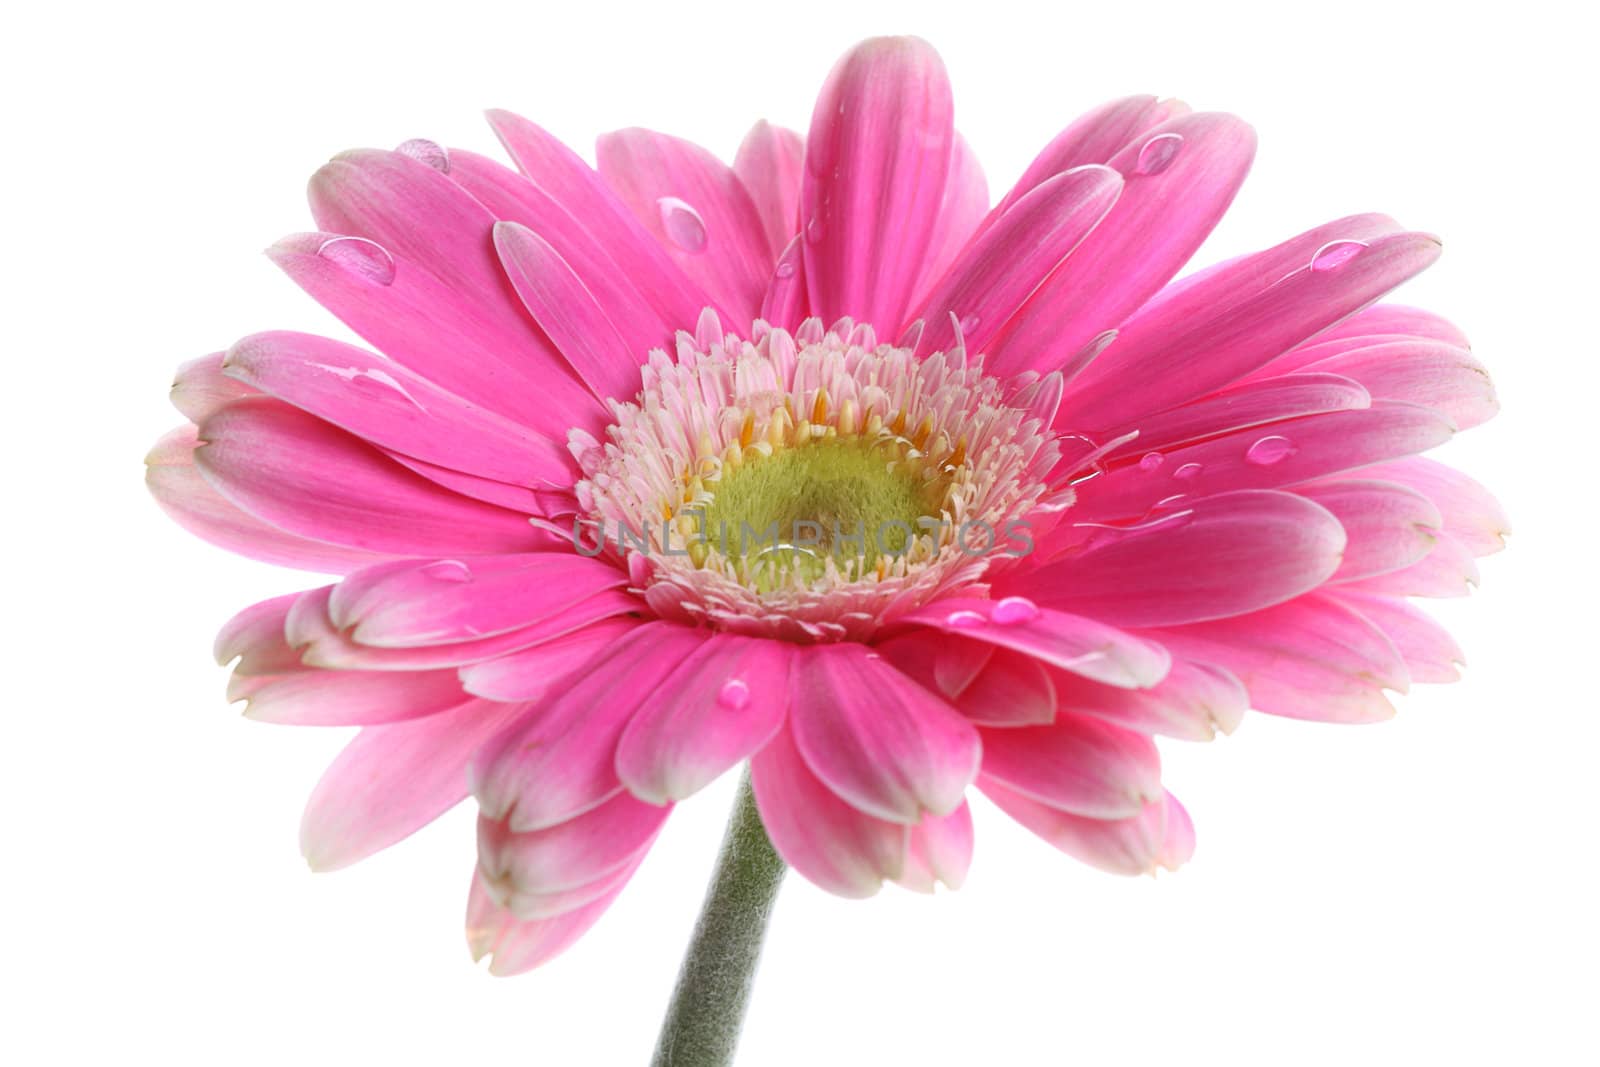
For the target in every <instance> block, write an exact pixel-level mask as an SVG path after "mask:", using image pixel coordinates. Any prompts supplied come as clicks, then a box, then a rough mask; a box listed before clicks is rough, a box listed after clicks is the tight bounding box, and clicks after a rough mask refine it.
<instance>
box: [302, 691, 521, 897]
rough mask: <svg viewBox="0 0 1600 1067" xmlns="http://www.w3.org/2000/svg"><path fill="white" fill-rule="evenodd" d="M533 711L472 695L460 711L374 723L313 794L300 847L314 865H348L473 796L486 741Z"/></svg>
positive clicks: (325, 868)
mask: <svg viewBox="0 0 1600 1067" xmlns="http://www.w3.org/2000/svg"><path fill="white" fill-rule="evenodd" d="M526 712H527V705H524V704H491V703H489V702H488V701H486V700H469V701H468V702H466V703H465V704H462V705H460V706H459V707H457V708H456V709H454V710H453V711H447V712H443V713H441V714H438V715H430V716H427V717H426V718H421V719H413V720H411V721H409V722H397V723H390V724H388V725H384V726H367V727H364V728H363V729H362V731H361V732H360V733H359V734H357V735H356V739H355V740H354V741H352V742H350V744H349V745H348V746H346V748H345V749H344V751H343V752H340V753H339V755H338V757H337V758H336V759H335V760H334V761H333V764H332V765H331V766H330V767H329V768H328V770H327V772H326V773H324V774H323V776H322V780H321V781H319V782H318V783H317V787H316V789H314V790H313V791H312V793H311V800H310V802H309V803H307V805H306V812H305V816H304V818H303V819H302V820H301V822H300V849H301V851H302V852H304V853H305V857H306V861H307V862H308V863H310V864H311V868H312V869H313V870H318V871H331V870H335V869H337V868H339V867H347V866H349V865H350V864H352V863H354V862H356V861H357V860H360V859H364V858H366V857H367V856H370V855H372V854H373V853H374V852H377V851H379V850H380V849H384V848H387V847H388V846H390V845H392V844H394V843H395V842H396V841H399V840H401V839H402V838H405V837H409V836H410V835H411V834H413V833H415V832H416V831H417V830H420V829H421V828H422V827H424V826H426V825H427V824H428V823H430V822H432V821H433V820H434V819H437V818H438V817H439V816H440V815H443V814H444V813H445V812H446V811H448V810H450V809H451V808H452V807H454V806H455V805H456V803H457V802H458V801H460V800H462V799H463V798H465V797H466V795H467V768H468V765H469V764H470V763H471V762H472V758H473V756H474V754H475V753H476V752H477V751H478V749H479V747H480V746H482V745H483V743H484V742H485V741H487V740H489V739H490V738H491V737H493V736H494V735H495V734H497V733H499V732H500V731H501V730H502V729H504V728H505V727H506V726H507V725H508V724H509V723H512V722H514V721H516V720H517V719H518V718H519V717H521V716H522V715H524V714H525V713H526Z"/></svg>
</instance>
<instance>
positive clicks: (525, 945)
mask: <svg viewBox="0 0 1600 1067" xmlns="http://www.w3.org/2000/svg"><path fill="white" fill-rule="evenodd" d="M639 862H643V857H641V858H640V860H639ZM632 876H633V869H628V870H626V872H625V874H624V875H622V876H619V877H617V878H615V879H614V880H613V881H611V882H610V883H609V888H607V890H606V892H605V893H604V895H602V896H601V897H599V898H598V899H596V900H592V901H589V902H588V903H586V904H584V905H583V906H582V907H579V908H575V909H573V910H572V911H568V912H564V913H563V914H560V915H556V916H553V917H551V918H546V919H518V918H517V917H516V916H515V915H513V914H512V913H511V912H510V911H508V910H506V909H505V908H502V907H501V906H500V905H498V904H496V903H495V902H494V899H493V898H492V897H491V896H490V895H489V892H488V890H486V889H485V888H484V887H483V885H482V882H481V881H480V880H479V878H478V876H477V875H476V873H474V875H473V878H472V892H471V894H470V896H469V897H468V898H467V947H468V948H469V949H470V950H471V952H472V958H473V960H474V961H476V960H481V959H483V958H484V957H486V956H488V957H492V958H491V959H490V961H489V973H490V974H493V975H497V976H499V977H505V976H508V975H513V974H522V973H523V972H525V971H531V970H533V969H534V968H535V967H538V966H539V965H540V964H543V963H548V962H549V961H550V960H552V959H554V958H555V957H556V956H559V955H560V954H561V953H562V952H565V951H566V950H567V949H568V948H571V947H572V945H573V943H574V942H576V941H577V940H578V938H580V937H582V936H583V935H584V934H585V933H587V932H588V931H589V928H590V927H591V926H593V925H594V924H595V923H596V922H597V921H599V918H600V916H601V915H603V914H605V910H606V909H607V908H609V907H610V906H611V902H612V901H613V900H615V899H616V898H617V895H618V894H619V893H621V892H622V890H623V887H624V886H626V885H627V884H628V879H629V878H631V877H632Z"/></svg>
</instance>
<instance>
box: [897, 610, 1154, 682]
mask: <svg viewBox="0 0 1600 1067" xmlns="http://www.w3.org/2000/svg"><path fill="white" fill-rule="evenodd" d="M996 604H997V602H996V601H992V600H973V599H968V598H951V599H946V600H938V601H935V602H934V603H932V604H927V605H924V606H923V607H920V608H918V609H917V610H916V611H914V612H911V613H909V614H907V615H905V616H903V621H904V622H907V623H914V624H918V625H921V626H928V627H932V628H933V629H935V630H942V631H944V632H946V633H954V634H956V635H957V636H960V637H967V638H971V639H972V640H974V641H983V642H986V643H988V644H993V645H999V646H1000V647H1002V648H1011V649H1015V650H1016V651H1018V652H1022V653H1026V654H1027V655H1029V656H1033V657H1035V658H1036V659H1039V660H1042V661H1044V662H1045V663H1049V664H1052V665H1054V666H1057V667H1060V668H1062V669H1063V670H1068V671H1072V672H1073V673H1075V674H1081V675H1083V676H1084V677H1085V678H1093V679H1094V680H1095V681H1099V682H1105V683H1106V684H1107V685H1117V686H1124V687H1127V688H1138V687H1141V686H1149V685H1154V684H1155V683H1157V682H1159V681H1160V680H1161V678H1162V676H1163V675H1165V674H1166V673H1167V668H1168V667H1169V666H1171V662H1172V661H1171V658H1170V657H1169V656H1168V655H1167V652H1166V650H1165V649H1164V648H1162V647H1161V646H1160V645H1158V644H1154V643H1152V642H1149V641H1145V640H1142V639H1141V638H1138V637H1135V636H1133V635H1132V634H1128V633H1124V632H1122V631H1121V630H1117V629H1114V628H1112V627H1110V626H1107V625H1105V624H1104V623H1101V622H1097V621H1095V620H1094V619H1086V618H1083V617H1082V616H1078V615H1070V614H1068V613H1066V612H1064V611H1055V610H1051V609H1048V608H1046V609H1042V610H1038V609H1036V610H1034V611H1032V612H1030V611H1028V610H1027V609H1026V607H1025V606H1023V605H1018V606H1017V607H1018V608H1020V609H1021V610H1013V611H1007V610H1002V611H1001V614H1000V616H999V617H998V618H996V617H994V611H995V607H996Z"/></svg>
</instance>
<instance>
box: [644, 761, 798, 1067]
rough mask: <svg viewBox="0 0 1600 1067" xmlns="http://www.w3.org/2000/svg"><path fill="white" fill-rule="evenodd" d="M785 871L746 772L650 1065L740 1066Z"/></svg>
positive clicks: (683, 1066)
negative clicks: (737, 1055) (744, 1029)
mask: <svg viewBox="0 0 1600 1067" xmlns="http://www.w3.org/2000/svg"><path fill="white" fill-rule="evenodd" d="M785 870H787V868H786V867H785V866H784V862H783V860H782V859H780V858H779V857H778V854H777V853H776V852H774V851H773V849H772V842H771V841H769V840H767V832H766V830H765V829H764V828H763V827H762V825H761V816H760V815H759V814H758V813H757V812H756V800H755V794H754V792H752V791H751V788H750V775H749V773H748V772H746V774H745V776H744V779H743V781H741V782H740V783H739V796H738V799H737V800H735V801H734V806H733V814H732V815H730V816H729V818H728V829H727V833H726V834H725V835H724V837H723V839H722V852H721V854H720V855H719V856H718V857H717V869H716V873H715V874H713V875H712V878H711V886H710V888H708V889H707V890H706V899H705V903H704V904H703V905H701V908H700V918H699V920H698V921H697V922H696V923H695V928H694V937H693V938H692V939H691V940H690V942H689V949H688V951H687V952H686V953H685V954H684V957H683V969H682V970H680V971H679V972H678V984H677V987H676V988H675V989H673V991H672V1002H671V1003H670V1004H669V1005H667V1017H666V1018H665V1019H664V1020H662V1023H661V1036H660V1037H659V1038H658V1039H657V1041H656V1052H655V1057H654V1058H653V1059H652V1060H651V1061H650V1063H651V1067H727V1065H729V1064H731V1063H733V1053H734V1049H735V1048H736V1047H737V1045H738V1043H739V1030H740V1027H741V1026H742V1025H743V1023H744V1012H745V1006H746V1005H747V1003H748V1002H749V999H750V987H751V986H752V985H753V984H754V982H755V976H756V964H757V963H759V962H760V959H761V945H762V942H763V941H764V940H765V938H766V934H767V919H768V917H769V916H770V915H771V914H772V905H773V902H774V901H775V900H776V899H777V896H778V887H779V886H780V885H782V884H783V874H784V871H785Z"/></svg>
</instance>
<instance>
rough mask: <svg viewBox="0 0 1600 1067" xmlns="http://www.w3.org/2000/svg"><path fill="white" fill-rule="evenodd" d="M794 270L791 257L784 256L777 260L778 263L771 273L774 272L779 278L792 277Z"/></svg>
mask: <svg viewBox="0 0 1600 1067" xmlns="http://www.w3.org/2000/svg"><path fill="white" fill-rule="evenodd" d="M794 271H795V264H794V259H793V257H791V256H785V257H783V258H782V259H780V260H778V265H777V266H776V267H774V268H773V271H772V273H774V274H776V275H777V276H778V277H780V278H793V277H794Z"/></svg>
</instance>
